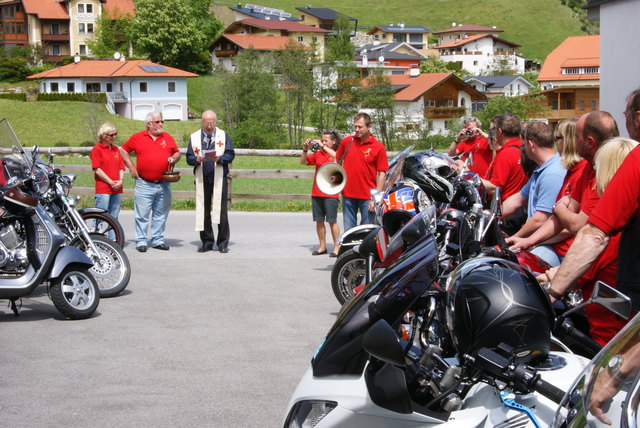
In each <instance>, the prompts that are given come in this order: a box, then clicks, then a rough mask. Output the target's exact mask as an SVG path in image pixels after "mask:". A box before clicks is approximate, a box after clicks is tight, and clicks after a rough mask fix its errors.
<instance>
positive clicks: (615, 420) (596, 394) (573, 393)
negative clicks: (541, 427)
mask: <svg viewBox="0 0 640 428" xmlns="http://www.w3.org/2000/svg"><path fill="white" fill-rule="evenodd" d="M639 402H640V314H638V315H636V316H635V317H633V318H632V319H631V321H629V322H628V323H627V325H626V326H625V327H624V328H623V329H622V330H620V332H619V333H618V334H617V335H616V336H615V337H614V338H613V339H611V341H610V342H609V343H608V344H607V345H606V346H605V347H604V348H602V350H601V351H600V352H599V353H598V355H596V356H595V357H594V358H593V359H592V360H591V362H590V363H589V364H588V365H587V366H586V367H585V368H584V370H583V371H582V373H581V374H580V375H579V376H578V377H577V379H576V380H575V382H574V385H573V387H571V388H570V389H569V391H568V392H567V394H566V395H565V397H564V399H563V400H562V403H561V405H560V407H559V409H558V411H557V413H556V416H555V419H554V421H553V423H552V425H551V426H553V427H582V426H618V427H634V426H638V422H640V420H638V419H639V415H638V403H639Z"/></svg>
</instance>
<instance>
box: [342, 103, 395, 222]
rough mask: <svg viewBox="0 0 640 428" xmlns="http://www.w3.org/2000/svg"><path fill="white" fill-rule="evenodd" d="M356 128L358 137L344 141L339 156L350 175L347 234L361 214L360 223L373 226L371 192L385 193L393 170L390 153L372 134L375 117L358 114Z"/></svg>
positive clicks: (346, 198) (345, 193) (346, 194)
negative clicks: (387, 179)
mask: <svg viewBox="0 0 640 428" xmlns="http://www.w3.org/2000/svg"><path fill="white" fill-rule="evenodd" d="M353 129H354V135H351V136H348V137H347V138H345V139H343V140H342V142H341V143H340V147H339V148H338V150H337V152H336V156H335V158H336V159H337V160H338V162H340V163H341V164H342V166H343V167H344V169H345V172H346V175H347V183H346V185H345V187H344V189H343V190H342V213H343V217H344V218H343V220H344V230H345V231H347V230H349V229H351V228H352V227H355V225H356V224H357V215H358V211H360V218H361V222H360V224H365V223H373V220H374V218H373V217H374V214H373V212H374V204H373V201H372V200H371V189H377V190H379V191H381V190H382V188H383V187H384V181H385V178H386V176H387V170H388V169H389V163H388V160H387V151H386V150H385V148H384V146H383V145H382V143H380V142H379V141H378V140H376V138H375V137H374V136H373V134H371V117H369V115H368V114H366V113H358V114H357V115H356V116H355V117H354V118H353Z"/></svg>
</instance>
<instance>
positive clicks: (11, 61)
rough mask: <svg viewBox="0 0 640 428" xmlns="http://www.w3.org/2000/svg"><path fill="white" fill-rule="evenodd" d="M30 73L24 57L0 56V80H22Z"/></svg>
mask: <svg viewBox="0 0 640 428" xmlns="http://www.w3.org/2000/svg"><path fill="white" fill-rule="evenodd" d="M28 75H29V67H28V66H27V60H26V59H24V58H11V57H0V80H5V81H7V82H20V81H21V80H25V78H26V77H27V76H28Z"/></svg>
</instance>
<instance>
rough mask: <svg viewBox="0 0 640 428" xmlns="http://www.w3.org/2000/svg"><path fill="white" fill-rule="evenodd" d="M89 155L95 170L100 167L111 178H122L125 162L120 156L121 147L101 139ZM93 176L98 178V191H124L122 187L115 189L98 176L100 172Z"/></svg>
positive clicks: (111, 192)
mask: <svg viewBox="0 0 640 428" xmlns="http://www.w3.org/2000/svg"><path fill="white" fill-rule="evenodd" d="M89 157H90V158H91V168H93V169H94V170H95V169H96V168H100V169H101V170H102V171H103V172H104V173H105V174H107V177H109V178H110V179H112V180H120V171H123V170H124V162H123V161H122V156H120V149H119V148H118V147H117V146H116V145H113V144H112V145H111V146H109V145H107V144H104V143H103V142H102V141H101V142H99V143H98V144H96V145H95V146H93V149H91V154H90V155H89ZM93 178H94V179H95V180H96V193H98V194H100V193H109V194H114V193H122V187H120V188H119V189H118V190H115V191H114V190H113V189H111V186H109V185H108V184H107V183H106V182H104V181H102V179H101V178H99V177H98V174H94V175H93Z"/></svg>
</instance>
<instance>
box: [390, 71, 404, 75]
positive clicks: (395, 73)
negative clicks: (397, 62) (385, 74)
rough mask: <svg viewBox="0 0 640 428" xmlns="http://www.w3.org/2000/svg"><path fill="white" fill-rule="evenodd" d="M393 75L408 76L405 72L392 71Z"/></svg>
mask: <svg viewBox="0 0 640 428" xmlns="http://www.w3.org/2000/svg"><path fill="white" fill-rule="evenodd" d="M391 74H392V75H403V74H407V73H405V72H404V70H391Z"/></svg>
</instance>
